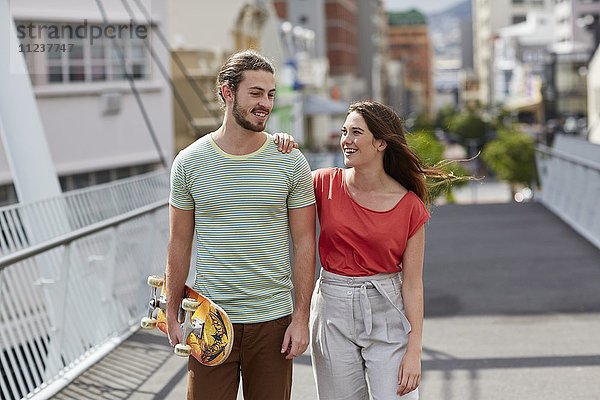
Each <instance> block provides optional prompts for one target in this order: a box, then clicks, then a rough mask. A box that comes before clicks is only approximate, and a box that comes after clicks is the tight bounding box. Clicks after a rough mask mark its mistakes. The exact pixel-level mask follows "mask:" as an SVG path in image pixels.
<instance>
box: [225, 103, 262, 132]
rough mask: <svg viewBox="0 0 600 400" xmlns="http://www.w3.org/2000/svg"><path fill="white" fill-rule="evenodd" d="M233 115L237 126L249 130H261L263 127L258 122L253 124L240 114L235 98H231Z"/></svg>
mask: <svg viewBox="0 0 600 400" xmlns="http://www.w3.org/2000/svg"><path fill="white" fill-rule="evenodd" d="M233 117H234V118H235V122H237V123H238V125H239V126H241V127H242V128H244V129H247V130H249V131H252V132H262V131H263V130H264V129H265V127H264V126H262V125H259V124H253V123H252V122H250V121H248V120H247V119H245V118H244V116H243V115H242V110H241V108H240V107H238V103H237V99H233ZM265 125H266V123H265Z"/></svg>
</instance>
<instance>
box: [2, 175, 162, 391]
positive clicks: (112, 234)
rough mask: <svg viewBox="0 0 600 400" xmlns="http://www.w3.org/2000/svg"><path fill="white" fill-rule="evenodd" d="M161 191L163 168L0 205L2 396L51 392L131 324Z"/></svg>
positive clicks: (141, 307) (151, 259)
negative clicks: (27, 201) (36, 199)
mask: <svg viewBox="0 0 600 400" xmlns="http://www.w3.org/2000/svg"><path fill="white" fill-rule="evenodd" d="M167 195H168V174H167V173H166V172H164V171H163V172H160V173H152V174H147V175H143V176H140V177H134V178H130V179H127V180H123V181H118V182H115V183H113V184H106V185H101V186H99V187H94V188H91V189H86V190H81V191H75V192H69V193H67V194H65V195H64V196H60V197H57V198H54V199H50V200H44V201H42V202H38V203H32V204H27V205H16V206H11V207H7V208H4V209H1V210H0V228H1V232H2V233H1V235H0V247H1V248H2V251H1V254H2V256H0V299H2V300H3V303H4V304H3V305H2V306H1V307H0V366H1V375H0V398H2V399H7V400H13V399H25V398H49V397H50V396H52V395H53V394H54V393H56V392H57V391H58V390H60V389H61V388H62V387H64V386H65V385H66V384H68V383H69V382H70V381H71V380H72V378H73V377H75V376H77V375H78V374H79V373H81V372H83V370H85V369H86V368H87V367H88V366H89V365H90V364H92V363H93V362H94V361H95V360H97V359H98V358H99V357H101V356H103V355H105V354H106V353H107V352H108V351H110V350H111V349H113V348H114V347H115V346H116V345H117V344H118V343H120V342H121V341H122V340H124V339H125V338H126V337H127V336H128V335H129V334H130V333H131V332H132V331H133V329H134V328H135V327H137V325H138V323H139V318H140V317H141V316H142V315H143V314H144V312H145V311H146V310H145V303H146V301H145V300H146V297H147V295H148V289H147V287H146V285H145V279H144V277H145V276H147V275H149V274H151V273H153V272H156V271H160V270H163V269H164V262H165V258H166V241H167V238H168V222H167V221H168V212H167V208H166V205H167ZM48 225H52V226H48Z"/></svg>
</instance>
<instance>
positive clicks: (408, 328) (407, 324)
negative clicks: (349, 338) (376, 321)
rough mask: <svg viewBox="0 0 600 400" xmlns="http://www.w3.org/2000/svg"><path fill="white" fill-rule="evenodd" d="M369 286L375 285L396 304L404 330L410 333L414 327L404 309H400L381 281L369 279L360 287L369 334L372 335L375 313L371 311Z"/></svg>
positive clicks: (362, 306) (361, 306)
mask: <svg viewBox="0 0 600 400" xmlns="http://www.w3.org/2000/svg"><path fill="white" fill-rule="evenodd" d="M369 287H374V288H375V289H377V291H378V292H379V294H381V295H382V296H383V297H384V298H385V299H387V301H389V302H390V303H391V304H392V306H394V308H395V309H396V310H397V311H398V313H399V314H400V320H401V321H402V327H403V328H404V331H405V332H406V333H407V334H408V333H410V331H411V329H412V328H411V326H410V322H409V321H408V318H406V315H404V313H403V312H402V310H400V308H399V307H398V305H397V304H396V303H395V302H394V301H393V300H392V299H391V298H390V296H389V295H388V294H387V292H386V291H385V290H383V287H381V283H379V282H378V281H369V282H364V283H363V284H362V285H360V288H359V303H360V308H361V311H362V315H363V321H364V322H365V331H366V333H367V335H370V334H371V332H372V331H373V313H372V311H371V302H370V301H369V296H368V295H367V288H369Z"/></svg>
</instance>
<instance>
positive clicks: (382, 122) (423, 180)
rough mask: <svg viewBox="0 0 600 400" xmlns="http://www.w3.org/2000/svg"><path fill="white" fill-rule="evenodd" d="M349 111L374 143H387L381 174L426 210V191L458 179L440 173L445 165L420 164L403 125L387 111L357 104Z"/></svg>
mask: <svg viewBox="0 0 600 400" xmlns="http://www.w3.org/2000/svg"><path fill="white" fill-rule="evenodd" d="M353 111H356V112H357V113H359V114H360V115H361V116H362V117H363V119H364V120H365V122H366V124H367V126H368V127H369V130H370V131H371V133H373V136H374V137H375V139H382V140H385V142H386V143H387V147H386V148H385V152H384V155H383V168H384V170H385V172H386V173H387V174H388V175H390V176H391V177H392V178H394V179H395V180H396V181H397V182H399V183H400V184H401V185H402V186H404V187H405V188H406V189H407V190H410V191H412V192H414V193H415V194H416V195H417V196H419V198H420V199H421V200H422V201H423V202H424V203H425V204H426V205H427V206H428V207H429V205H430V203H431V200H432V199H431V193H430V189H431V188H432V187H433V186H438V185H440V184H444V183H450V182H451V181H453V180H457V178H459V177H455V176H454V175H453V174H452V173H447V172H446V171H445V170H444V169H443V167H444V166H445V165H447V164H448V163H449V162H448V161H442V162H441V163H438V164H436V165H434V166H425V165H424V164H423V162H422V161H421V160H420V159H419V157H418V156H417V155H416V154H415V153H414V152H413V151H412V150H411V149H410V148H409V147H408V143H407V142H406V136H405V135H406V130H405V128H404V123H403V122H402V120H401V119H400V117H399V116H398V114H396V113H395V112H394V110H392V109H391V108H390V107H388V106H386V105H384V104H381V103H378V102H375V101H361V102H357V103H354V104H351V105H350V107H349V108H348V114H350V113H351V112H353ZM429 179H431V181H429ZM430 182H431V183H430Z"/></svg>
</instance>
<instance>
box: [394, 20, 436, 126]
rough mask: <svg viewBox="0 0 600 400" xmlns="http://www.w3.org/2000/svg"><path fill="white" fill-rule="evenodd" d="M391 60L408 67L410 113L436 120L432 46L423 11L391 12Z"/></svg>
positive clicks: (407, 88) (407, 86)
mask: <svg viewBox="0 0 600 400" xmlns="http://www.w3.org/2000/svg"><path fill="white" fill-rule="evenodd" d="M388 43H389V48H390V58H391V59H393V60H399V61H401V62H402V63H403V64H404V68H405V83H404V85H405V90H406V92H407V101H406V104H407V107H408V110H407V111H408V112H409V113H417V114H423V115H425V116H427V117H428V118H433V107H432V105H433V81H432V68H433V67H432V57H433V55H432V47H431V39H430V37H429V30H428V27H427V20H426V18H425V16H424V15H423V14H422V13H420V12H419V11H416V10H412V11H407V12H388Z"/></svg>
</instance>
